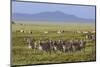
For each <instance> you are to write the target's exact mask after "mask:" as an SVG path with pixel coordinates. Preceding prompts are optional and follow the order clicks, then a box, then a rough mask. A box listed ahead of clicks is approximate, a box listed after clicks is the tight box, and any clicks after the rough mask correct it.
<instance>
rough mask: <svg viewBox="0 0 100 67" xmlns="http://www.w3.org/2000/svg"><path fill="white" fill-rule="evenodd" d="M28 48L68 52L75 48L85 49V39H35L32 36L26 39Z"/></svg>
mask: <svg viewBox="0 0 100 67" xmlns="http://www.w3.org/2000/svg"><path fill="white" fill-rule="evenodd" d="M26 42H27V44H28V48H29V49H37V50H40V51H46V52H52V51H53V52H57V51H60V52H69V51H76V50H81V49H84V50H85V45H86V40H84V39H80V40H50V39H49V40H47V41H43V40H39V41H36V40H35V39H33V38H28V39H26Z"/></svg>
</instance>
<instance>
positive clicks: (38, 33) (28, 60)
mask: <svg viewBox="0 0 100 67" xmlns="http://www.w3.org/2000/svg"><path fill="white" fill-rule="evenodd" d="M21 29H22V30H25V31H29V30H31V31H32V32H33V33H32V34H29V33H27V32H26V33H21V32H16V30H21ZM58 30H65V32H64V33H63V34H57V33H56V31H58ZM92 30H95V25H94V24H12V48H11V51H12V60H11V61H12V65H27V64H41V63H64V62H78V61H95V60H96V55H95V52H96V51H95V50H96V49H95V41H88V42H87V43H86V47H85V52H84V51H83V50H81V51H76V52H67V53H59V52H57V53H54V52H52V53H51V54H50V53H46V52H41V51H38V50H36V52H34V50H33V49H28V48H27V44H26V41H24V38H26V37H28V36H31V37H34V38H35V39H36V40H37V41H38V40H47V39H48V38H51V39H52V40H58V39H64V40H65V39H80V38H84V36H83V35H82V34H80V33H75V31H92ZM44 31H48V32H49V33H48V34H44Z"/></svg>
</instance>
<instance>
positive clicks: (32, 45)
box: [26, 38, 36, 49]
mask: <svg viewBox="0 0 100 67" xmlns="http://www.w3.org/2000/svg"><path fill="white" fill-rule="evenodd" d="M26 40H27V44H28V48H29V49H35V46H36V43H35V40H34V39H33V38H27V39H26Z"/></svg>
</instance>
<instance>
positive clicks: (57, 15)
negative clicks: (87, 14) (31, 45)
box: [12, 11, 95, 22]
mask: <svg viewBox="0 0 100 67" xmlns="http://www.w3.org/2000/svg"><path fill="white" fill-rule="evenodd" d="M12 20H14V21H49V22H95V19H84V18H79V17H77V16H74V15H69V14H65V13H63V12H60V11H56V12H41V13H37V14H21V13H13V14H12Z"/></svg>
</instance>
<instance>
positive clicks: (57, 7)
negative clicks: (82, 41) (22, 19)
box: [12, 1, 95, 19]
mask: <svg viewBox="0 0 100 67" xmlns="http://www.w3.org/2000/svg"><path fill="white" fill-rule="evenodd" d="M56 11H60V12H63V13H65V14H70V15H75V16H77V17H79V18H85V19H95V6H79V5H67V4H66V5H62V4H47V3H33V2H16V1H13V2H12V13H24V14H36V13H40V12H56Z"/></svg>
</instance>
